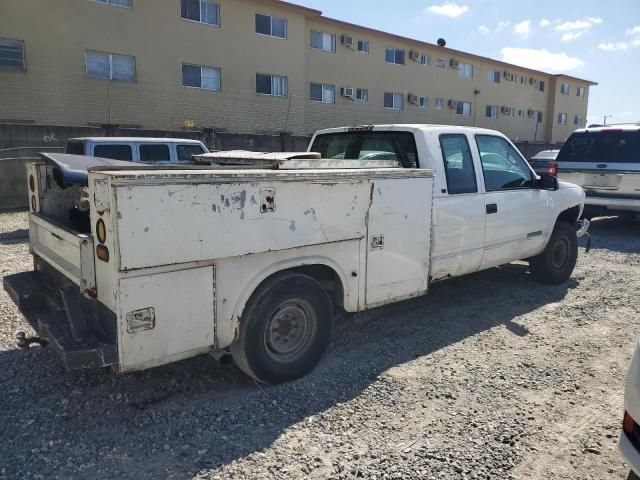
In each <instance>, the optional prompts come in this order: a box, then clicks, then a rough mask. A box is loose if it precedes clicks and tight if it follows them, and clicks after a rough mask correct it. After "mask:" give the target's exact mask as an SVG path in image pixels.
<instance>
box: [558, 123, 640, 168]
mask: <svg viewBox="0 0 640 480" xmlns="http://www.w3.org/2000/svg"><path fill="white" fill-rule="evenodd" d="M556 160H557V161H558V162H587V163H588V162H592V163H640V130H636V131H631V130H624V131H623V130H604V131H599V132H575V133H573V134H572V135H571V136H570V137H569V139H568V140H567V142H566V143H565V144H564V145H563V147H562V149H561V150H560V153H559V154H558V157H557V159H556Z"/></svg>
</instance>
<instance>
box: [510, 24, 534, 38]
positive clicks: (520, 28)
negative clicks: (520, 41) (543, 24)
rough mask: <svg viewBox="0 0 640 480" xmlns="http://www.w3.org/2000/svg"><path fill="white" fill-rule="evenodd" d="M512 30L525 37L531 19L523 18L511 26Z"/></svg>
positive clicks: (529, 28) (528, 31)
mask: <svg viewBox="0 0 640 480" xmlns="http://www.w3.org/2000/svg"><path fill="white" fill-rule="evenodd" d="M513 31H514V32H515V33H517V34H518V35H520V36H521V37H522V38H527V37H528V36H529V34H530V33H531V20H523V21H522V22H520V23H516V24H515V25H514V26H513Z"/></svg>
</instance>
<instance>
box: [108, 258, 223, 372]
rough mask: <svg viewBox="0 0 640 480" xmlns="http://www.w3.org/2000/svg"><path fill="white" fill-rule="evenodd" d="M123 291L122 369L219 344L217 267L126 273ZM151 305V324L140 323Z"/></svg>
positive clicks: (120, 301) (120, 325)
mask: <svg viewBox="0 0 640 480" xmlns="http://www.w3.org/2000/svg"><path fill="white" fill-rule="evenodd" d="M118 295H119V298H118V353H119V368H120V370H121V371H132V370H140V369H143V368H147V367H150V366H155V365H161V364H163V363H168V362H170V361H173V360H176V359H177V357H179V356H181V355H182V356H189V355H190V354H193V352H199V351H207V350H208V349H209V348H210V347H211V346H213V344H214V328H215V318H214V268H213V267H204V268H192V269H189V270H180V271H175V272H169V273H162V274H156V275H142V276H139V277H133V278H123V279H121V280H120V281H119V282H118ZM150 309H153V321H152V322H151V320H150V319H149V320H148V321H149V323H152V324H153V325H152V326H151V328H135V327H136V326H137V327H139V326H140V324H141V323H142V324H144V322H145V318H144V315H145V312H146V315H150V313H149V312H150V311H151V310H150ZM141 317H142V318H141ZM136 319H138V320H140V322H137V323H136V322H135V321H133V320H136ZM132 327H133V328H132Z"/></svg>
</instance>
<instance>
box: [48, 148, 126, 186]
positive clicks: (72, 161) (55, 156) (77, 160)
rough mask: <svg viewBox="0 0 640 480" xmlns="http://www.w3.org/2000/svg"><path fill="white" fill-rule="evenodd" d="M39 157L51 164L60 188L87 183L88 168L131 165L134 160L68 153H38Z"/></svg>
mask: <svg viewBox="0 0 640 480" xmlns="http://www.w3.org/2000/svg"><path fill="white" fill-rule="evenodd" d="M40 157H41V158H42V160H44V161H45V162H46V163H48V164H49V165H52V166H53V168H54V169H53V178H54V180H55V181H56V183H57V184H58V185H59V186H60V188H65V187H69V186H71V185H84V186H87V185H88V177H89V174H88V172H89V169H90V168H91V169H93V168H95V167H131V165H134V164H135V162H126V161H123V160H112V159H110V158H99V157H89V156H87V155H70V154H68V153H40Z"/></svg>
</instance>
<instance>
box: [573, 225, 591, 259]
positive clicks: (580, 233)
mask: <svg viewBox="0 0 640 480" xmlns="http://www.w3.org/2000/svg"><path fill="white" fill-rule="evenodd" d="M590 225H591V222H590V221H589V220H587V219H586V218H583V219H581V220H578V221H577V222H576V236H577V237H578V238H580V237H584V236H586V237H587V246H586V248H585V250H584V251H585V253H589V250H591V235H589V232H588V230H589V226H590Z"/></svg>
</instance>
